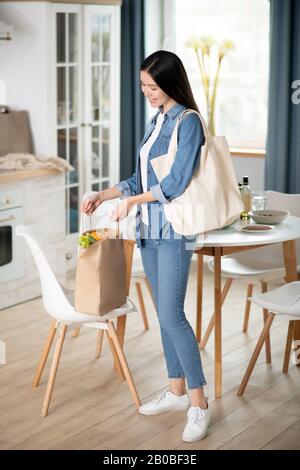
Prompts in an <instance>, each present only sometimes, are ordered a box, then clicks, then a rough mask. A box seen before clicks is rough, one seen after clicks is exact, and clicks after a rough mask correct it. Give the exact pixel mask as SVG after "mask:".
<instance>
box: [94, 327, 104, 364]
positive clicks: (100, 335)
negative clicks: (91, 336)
mask: <svg viewBox="0 0 300 470" xmlns="http://www.w3.org/2000/svg"><path fill="white" fill-rule="evenodd" d="M103 335H104V330H99V332H98V336H97V343H96V355H95V357H96V359H99V357H100V355H101V351H102V344H103Z"/></svg>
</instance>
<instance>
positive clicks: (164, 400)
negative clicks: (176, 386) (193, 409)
mask: <svg viewBox="0 0 300 470" xmlns="http://www.w3.org/2000/svg"><path fill="white" fill-rule="evenodd" d="M189 406H190V400H189V396H188V394H187V393H186V394H185V395H181V396H177V395H174V393H172V392H170V391H169V390H166V391H165V392H163V393H161V394H160V395H158V396H157V397H156V398H154V400H152V401H151V402H149V403H145V405H142V406H140V407H139V413H140V414H142V415H158V414H160V413H165V412H166V411H183V410H187V409H188V408H189Z"/></svg>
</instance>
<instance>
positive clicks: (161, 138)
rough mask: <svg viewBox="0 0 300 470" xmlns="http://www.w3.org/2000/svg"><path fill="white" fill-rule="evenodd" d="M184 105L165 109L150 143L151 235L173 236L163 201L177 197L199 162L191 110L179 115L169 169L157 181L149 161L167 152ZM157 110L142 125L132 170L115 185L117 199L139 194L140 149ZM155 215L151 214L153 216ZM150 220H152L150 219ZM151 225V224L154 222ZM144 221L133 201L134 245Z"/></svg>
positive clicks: (199, 137)
mask: <svg viewBox="0 0 300 470" xmlns="http://www.w3.org/2000/svg"><path fill="white" fill-rule="evenodd" d="M185 109H186V107H184V106H182V105H181V104H176V105H174V106H173V107H172V108H171V109H170V110H169V111H168V112H167V113H165V116H164V121H163V124H162V127H161V130H160V133H159V135H158V137H157V139H156V140H155V142H154V143H153V145H152V147H151V149H150V152H149V155H148V162H147V191H151V193H152V195H153V196H154V197H155V199H156V201H153V202H149V203H148V204H147V205H148V220H149V230H151V234H152V238H159V239H164V238H173V237H174V230H173V227H172V225H171V224H170V223H169V222H168V221H167V219H166V217H165V213H164V210H163V206H164V204H169V203H170V202H171V201H172V200H173V199H175V198H177V197H179V196H180V195H181V194H182V193H183V192H184V191H185V189H186V188H187V186H188V185H189V183H190V180H191V178H192V176H193V174H194V172H195V171H196V169H197V167H198V165H199V164H200V153H201V152H200V150H201V146H202V145H203V144H204V134H203V129H202V125H201V122H200V119H199V117H198V116H197V115H196V114H195V113H191V114H187V115H186V116H183V118H182V120H181V122H180V124H179V127H178V145H177V152H176V156H175V160H174V163H173V165H172V167H171V170H170V173H169V174H168V175H167V176H165V177H164V178H163V179H162V180H161V182H160V183H159V181H158V180H157V178H156V175H155V172H154V170H153V167H152V165H151V162H150V161H151V160H152V158H156V157H158V156H159V155H164V154H166V153H167V152H168V147H169V143H170V140H171V136H172V133H173V130H174V127H175V124H176V122H177V119H178V117H179V116H180V115H181V114H182V113H183V112H184V110H185ZM160 112H161V110H159V111H158V112H157V113H156V114H155V116H154V117H153V118H152V119H151V120H150V122H149V123H148V125H147V127H146V131H145V135H144V137H143V139H142V141H141V142H140V145H139V148H138V152H137V160H136V170H135V172H134V174H133V175H132V176H131V177H130V178H128V179H127V180H124V181H121V182H120V183H118V184H116V185H115V187H116V188H117V189H118V190H119V191H121V192H122V196H121V199H124V198H127V197H130V196H136V195H137V194H142V193H143V189H142V181H141V167H140V149H141V147H142V146H143V145H144V144H145V142H146V141H147V140H148V138H149V137H150V135H151V134H152V132H153V130H154V128H155V125H156V119H157V116H158V114H159V113H160ZM154 215H155V217H154ZM152 222H153V223H152ZM154 225H155V226H154ZM143 227H144V224H143V223H142V221H141V207H140V204H138V205H137V212H136V241H137V246H138V247H140V246H141V239H142V238H147V236H145V233H144V230H143Z"/></svg>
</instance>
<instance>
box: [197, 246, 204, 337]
mask: <svg viewBox="0 0 300 470" xmlns="http://www.w3.org/2000/svg"><path fill="white" fill-rule="evenodd" d="M202 295H203V255H202V254H200V253H197V315H196V338H197V341H198V343H200V342H201V335H202Z"/></svg>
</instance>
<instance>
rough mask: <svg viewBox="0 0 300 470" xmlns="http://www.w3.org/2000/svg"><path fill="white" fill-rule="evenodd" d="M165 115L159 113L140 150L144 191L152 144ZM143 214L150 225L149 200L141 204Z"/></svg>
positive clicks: (145, 222)
mask: <svg viewBox="0 0 300 470" xmlns="http://www.w3.org/2000/svg"><path fill="white" fill-rule="evenodd" d="M164 116H165V115H164V114H163V113H159V115H158V116H157V120H156V125H155V128H154V130H153V132H152V134H151V135H150V137H149V139H148V140H147V142H145V144H144V145H143V147H142V148H141V150H140V163H141V178H142V189H143V192H144V193H145V192H146V191H147V162H148V156H149V152H150V149H151V147H152V145H153V144H154V142H155V140H156V139H157V137H158V134H159V132H160V129H161V126H162V123H163V121H164ZM141 215H142V221H143V223H144V224H146V225H149V220H148V203H147V202H145V203H143V204H141Z"/></svg>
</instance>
